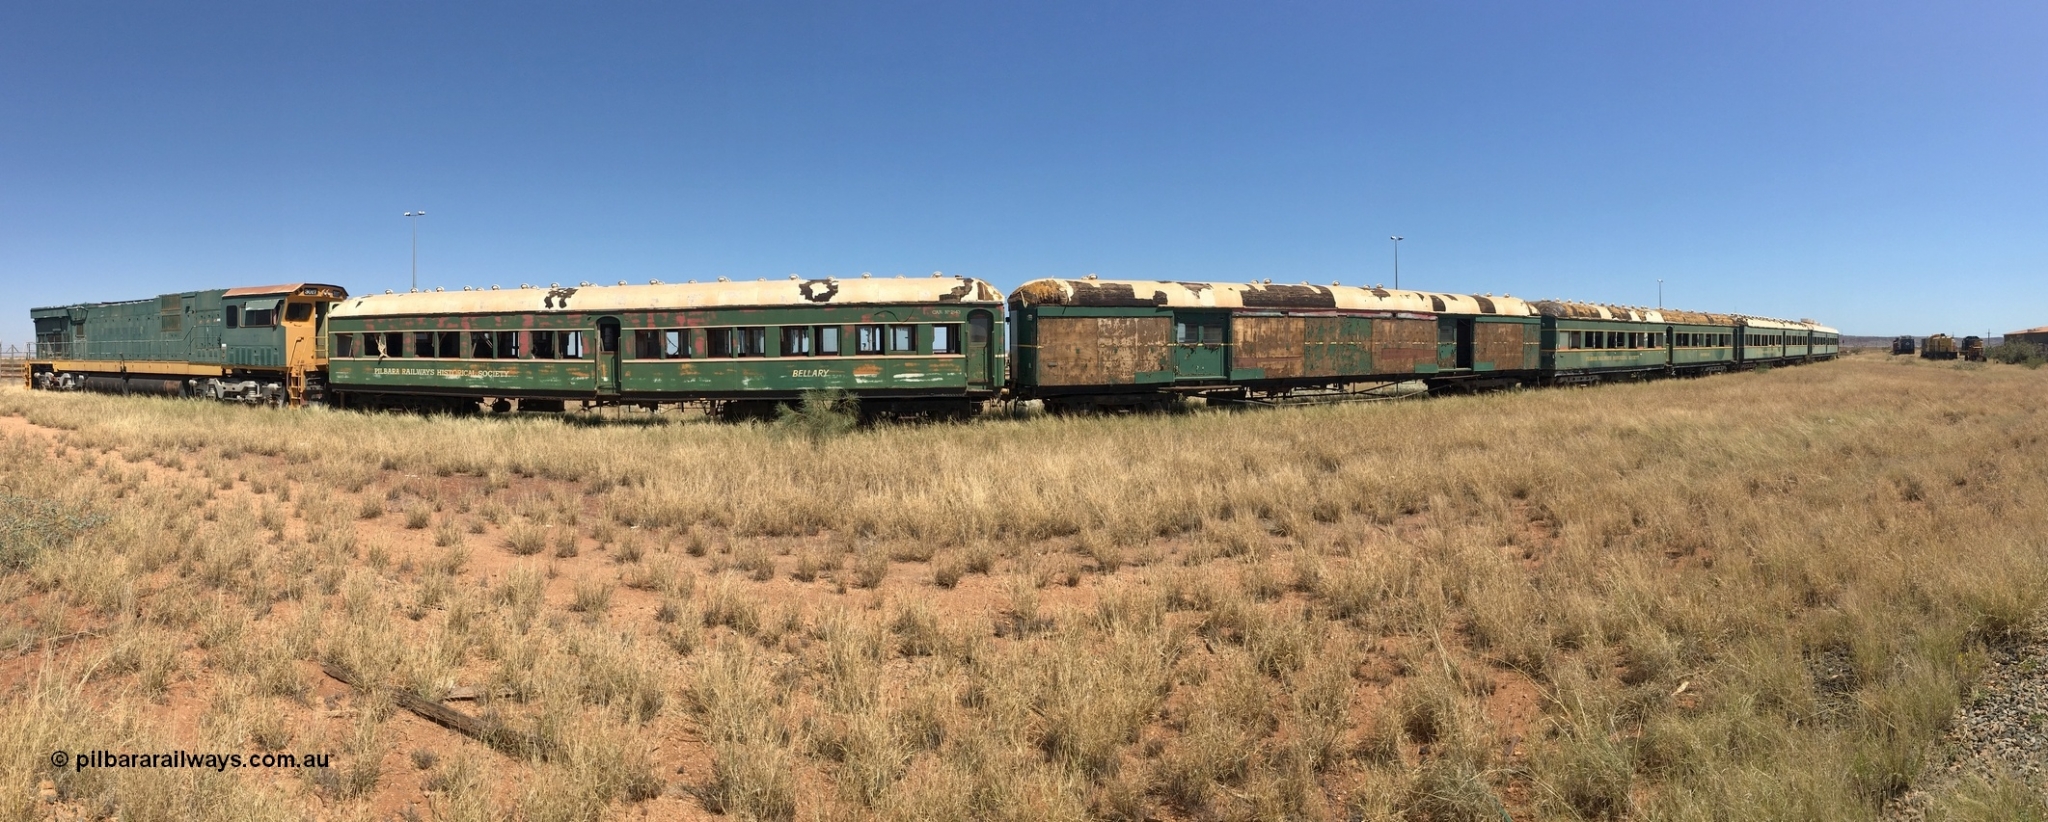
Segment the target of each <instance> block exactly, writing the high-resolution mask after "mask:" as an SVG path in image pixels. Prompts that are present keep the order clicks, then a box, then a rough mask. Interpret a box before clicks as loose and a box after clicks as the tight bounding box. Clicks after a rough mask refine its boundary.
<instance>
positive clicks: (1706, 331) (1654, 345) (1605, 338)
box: [1536, 300, 1739, 384]
mask: <svg viewBox="0 0 2048 822" xmlns="http://www.w3.org/2000/svg"><path fill="white" fill-rule="evenodd" d="M1536 311H1537V313H1538V314H1540V315H1541V316H1542V317H1543V370H1544V373H1545V378H1546V381H1548V382H1552V383H1564V384H1569V383H1575V382H1592V381H1597V380H1610V379H1642V378H1646V377H1654V376H1662V375H1664V374H1667V373H1675V374H1711V373H1715V372H1718V371H1726V370H1728V369H1731V368H1734V367H1736V366H1737V364H1738V362H1739V360H1738V359H1737V356H1736V351H1737V343H1736V334H1737V333H1738V323H1739V320H1738V318H1736V317H1734V316H1731V315H1724V314H1706V313H1701V312H1696V311H1676V310H1665V309H1635V308H1624V307H1621V306H1612V305H1598V304H1594V303H1579V302H1565V301H1560V300H1543V301H1541V302H1538V303H1536Z"/></svg>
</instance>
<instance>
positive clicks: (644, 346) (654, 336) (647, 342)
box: [633, 331, 661, 360]
mask: <svg viewBox="0 0 2048 822" xmlns="http://www.w3.org/2000/svg"><path fill="white" fill-rule="evenodd" d="M633 358H634V359H636V360H658V359H661V332H659V331H635V332H633Z"/></svg>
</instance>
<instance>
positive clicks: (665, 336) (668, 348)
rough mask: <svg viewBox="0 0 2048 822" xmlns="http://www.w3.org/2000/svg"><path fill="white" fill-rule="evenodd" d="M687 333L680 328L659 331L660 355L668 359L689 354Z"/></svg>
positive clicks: (680, 357)
mask: <svg viewBox="0 0 2048 822" xmlns="http://www.w3.org/2000/svg"><path fill="white" fill-rule="evenodd" d="M689 334H690V332H688V331H684V330H682V329H675V330H671V331H663V332H661V355H662V356H664V357H667V358H669V359H682V358H684V357H688V356H690V343H689V340H690V337H689Z"/></svg>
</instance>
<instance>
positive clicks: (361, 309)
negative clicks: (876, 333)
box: [331, 277, 1003, 317]
mask: <svg viewBox="0 0 2048 822" xmlns="http://www.w3.org/2000/svg"><path fill="white" fill-rule="evenodd" d="M1002 299H1003V295H1002V292H999V291H997V290H996V289H995V287H994V286H992V285H989V284H988V283H986V282H983V281H981V280H977V279H974V278H972V277H929V278H927V277H917V278H910V277H890V278H865V277H863V278H858V279H848V280H841V279H833V278H825V279H816V280H803V279H795V278H794V277H792V278H791V279H784V280H765V279H764V280H756V281H752V282H726V281H723V279H722V278H721V280H720V281H719V282H709V283H673V284H669V283H650V284H647V285H604V286H598V285H574V286H553V285H549V286H531V287H529V286H520V287H518V288H504V289H501V288H497V287H495V286H493V287H491V288H489V289H483V290H465V291H418V292H412V293H406V294H367V295H362V296H357V297H351V298H349V299H348V300H346V301H344V302H341V303H338V304H336V305H335V307H334V310H333V312H332V315H331V316H334V317H382V316H419V315H431V314H519V313H526V312H532V311H559V310H563V309H568V310H572V311H577V312H579V313H601V312H607V311H650V310H651V311H668V310H679V309H692V308H773V307H778V306H824V305H891V304H911V305H916V304H944V303H957V304H963V305H967V304H972V305H991V306H993V305H1000V304H1001V303H1002Z"/></svg>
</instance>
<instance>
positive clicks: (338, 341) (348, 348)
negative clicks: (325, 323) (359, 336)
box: [334, 334, 356, 357]
mask: <svg viewBox="0 0 2048 822" xmlns="http://www.w3.org/2000/svg"><path fill="white" fill-rule="evenodd" d="M355 355H356V335H354V334H336V335H334V356H337V357H353V356H355Z"/></svg>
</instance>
